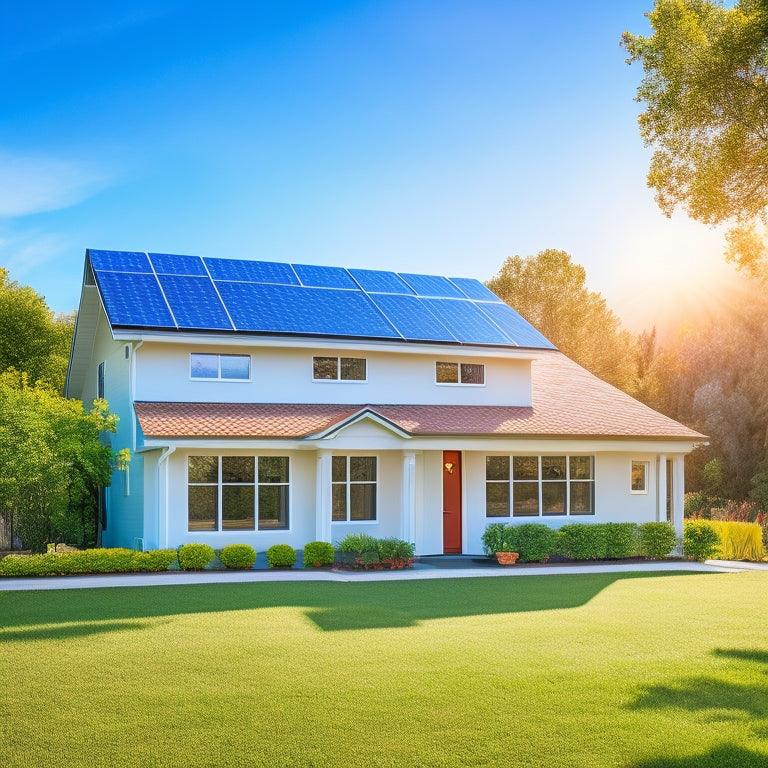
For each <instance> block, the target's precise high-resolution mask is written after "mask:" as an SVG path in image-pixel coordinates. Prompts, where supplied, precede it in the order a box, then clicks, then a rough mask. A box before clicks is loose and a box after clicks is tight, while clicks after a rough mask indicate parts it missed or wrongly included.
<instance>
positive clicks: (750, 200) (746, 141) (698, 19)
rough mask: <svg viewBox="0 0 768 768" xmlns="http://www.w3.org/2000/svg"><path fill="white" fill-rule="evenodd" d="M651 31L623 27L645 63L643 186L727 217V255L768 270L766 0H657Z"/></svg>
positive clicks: (695, 210) (663, 203) (717, 220)
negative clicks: (727, 1) (647, 150)
mask: <svg viewBox="0 0 768 768" xmlns="http://www.w3.org/2000/svg"><path fill="white" fill-rule="evenodd" d="M647 16H648V18H649V21H650V24H651V27H652V29H653V34H652V35H651V36H649V37H644V36H640V35H633V34H631V33H629V32H625V33H624V35H623V37H622V44H623V45H624V47H625V48H626V50H627V52H628V54H629V57H628V59H627V62H628V63H630V64H631V63H633V62H636V61H640V62H642V66H643V71H644V77H643V80H642V82H641V84H640V86H639V88H638V93H637V100H638V101H640V102H642V103H644V105H645V112H643V114H641V115H640V117H639V125H640V133H641V136H642V138H643V140H644V142H645V143H646V145H649V146H652V147H653V148H654V150H655V151H654V153H653V157H652V160H651V165H650V171H649V173H648V185H649V186H650V187H652V188H653V189H655V190H656V201H657V202H658V204H659V206H660V207H661V209H662V210H663V211H664V212H665V213H666V214H667V215H671V213H672V211H673V210H674V209H675V207H676V206H678V205H680V206H682V208H683V209H684V210H685V211H686V212H687V213H688V214H689V215H690V216H691V217H692V218H694V219H696V220H698V221H701V222H703V223H705V224H712V225H714V224H723V223H726V224H728V225H729V226H730V227H731V229H730V232H729V233H728V235H727V240H728V247H727V250H726V256H727V257H728V258H729V259H731V260H734V261H736V262H737V263H738V264H739V265H740V266H741V267H743V268H745V269H747V270H748V271H750V272H752V273H759V272H763V273H768V251H766V246H765V239H764V238H765V225H766V223H768V0H740V2H737V3H736V4H735V5H734V6H733V7H732V8H725V7H724V6H723V4H722V3H721V2H715V1H714V0H656V3H655V6H654V8H653V10H652V11H651V12H650V13H649V14H647Z"/></svg>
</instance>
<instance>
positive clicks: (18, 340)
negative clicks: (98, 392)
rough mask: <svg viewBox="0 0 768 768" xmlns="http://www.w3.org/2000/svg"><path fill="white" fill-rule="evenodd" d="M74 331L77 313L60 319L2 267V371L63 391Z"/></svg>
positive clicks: (0, 269) (40, 298)
mask: <svg viewBox="0 0 768 768" xmlns="http://www.w3.org/2000/svg"><path fill="white" fill-rule="evenodd" d="M74 327H75V313H74V312H73V313H71V314H69V315H60V316H58V317H56V316H55V315H54V313H53V312H52V311H51V310H50V309H49V308H48V305H47V304H46V303H45V299H44V298H43V297H42V296H40V295H38V294H37V293H36V292H35V291H34V290H33V289H32V288H30V287H29V286H24V285H19V284H18V283H17V282H15V281H12V280H10V278H9V276H8V270H6V269H4V268H2V267H0V371H7V370H8V369H10V368H14V369H15V370H17V371H23V372H24V373H26V374H27V377H28V379H29V381H31V382H36V381H46V382H48V383H49V384H50V385H51V386H53V387H54V388H55V389H56V390H57V391H59V392H61V391H63V388H64V378H65V376H66V373H67V361H68V360H69V347H70V344H71V343H72V334H73V332H74Z"/></svg>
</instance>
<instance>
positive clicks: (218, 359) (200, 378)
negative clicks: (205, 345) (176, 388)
mask: <svg viewBox="0 0 768 768" xmlns="http://www.w3.org/2000/svg"><path fill="white" fill-rule="evenodd" d="M195 355H206V356H207V357H215V358H216V364H217V366H218V376H216V377H213V376H193V375H192V358H193V357H194V356H195ZM222 357H244V358H247V359H248V378H247V379H233V378H229V377H227V378H223V377H222V375H221V358H222ZM189 380H190V381H226V382H234V383H235V384H248V383H250V382H251V381H253V360H252V359H251V356H250V355H241V354H230V353H224V354H222V353H220V352H190V353H189Z"/></svg>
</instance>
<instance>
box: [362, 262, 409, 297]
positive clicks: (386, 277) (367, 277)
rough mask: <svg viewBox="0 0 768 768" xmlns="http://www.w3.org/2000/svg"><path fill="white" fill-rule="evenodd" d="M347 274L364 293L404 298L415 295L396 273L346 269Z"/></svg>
mask: <svg viewBox="0 0 768 768" xmlns="http://www.w3.org/2000/svg"><path fill="white" fill-rule="evenodd" d="M347 272H349V274H350V275H352V277H354V278H355V280H356V281H357V282H358V283H359V284H360V287H361V288H362V290H363V291H365V293H394V294H400V295H404V296H413V295H415V293H416V291H414V290H413V288H411V286H410V285H408V283H406V282H405V281H404V280H403V279H402V278H401V277H400V276H399V275H398V274H397V273H396V272H386V271H384V270H379V269H348V270H347Z"/></svg>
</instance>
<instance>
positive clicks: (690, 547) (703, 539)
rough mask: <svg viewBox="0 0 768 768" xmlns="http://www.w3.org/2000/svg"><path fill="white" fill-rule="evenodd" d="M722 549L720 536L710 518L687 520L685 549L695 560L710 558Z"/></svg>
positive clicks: (684, 534)
mask: <svg viewBox="0 0 768 768" xmlns="http://www.w3.org/2000/svg"><path fill="white" fill-rule="evenodd" d="M719 549H720V537H719V536H718V535H717V531H716V530H715V523H712V522H711V521H710V520H686V521H685V523H684V525H683V551H684V552H685V555H686V557H692V558H693V559H694V560H708V559H709V558H710V557H714V556H715V554H716V553H717V552H718V550H719Z"/></svg>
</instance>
